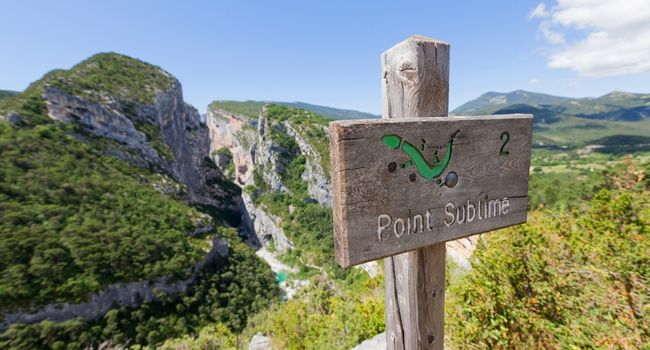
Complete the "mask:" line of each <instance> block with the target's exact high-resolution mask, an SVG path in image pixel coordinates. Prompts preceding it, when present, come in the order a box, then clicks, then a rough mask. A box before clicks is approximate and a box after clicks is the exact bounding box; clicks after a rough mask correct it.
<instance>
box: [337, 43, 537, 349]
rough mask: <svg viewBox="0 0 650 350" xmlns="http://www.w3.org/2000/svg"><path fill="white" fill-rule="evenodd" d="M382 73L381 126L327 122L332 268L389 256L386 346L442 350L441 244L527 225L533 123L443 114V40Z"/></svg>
mask: <svg viewBox="0 0 650 350" xmlns="http://www.w3.org/2000/svg"><path fill="white" fill-rule="evenodd" d="M382 70H383V72H382V78H383V79H382V83H383V84H382V92H383V118H384V119H382V120H352V121H335V122H332V123H330V140H331V144H330V152H331V167H330V168H331V178H332V191H333V203H332V209H333V212H334V244H335V251H336V259H337V262H338V263H339V264H340V265H341V266H343V267H347V266H351V265H356V264H360V263H363V262H367V261H371V260H376V259H379V258H384V257H386V259H385V261H384V269H385V279H386V281H385V282H386V283H385V285H386V298H385V299H386V342H387V346H388V349H443V345H444V289H445V284H444V283H445V243H444V242H446V241H450V240H454V239H458V238H462V237H465V236H469V235H472V234H477V233H481V232H487V231H491V230H495V229H498V228H502V227H506V226H511V225H515V224H520V223H523V222H525V221H526V209H527V204H528V170H529V167H530V149H531V135H532V116H531V115H523V114H514V115H499V116H481V117H476V116H472V117H447V108H448V95H449V94H448V91H449V45H448V44H446V43H443V42H439V41H434V40H431V39H428V38H424V37H421V36H414V37H411V38H409V39H407V40H405V41H403V42H401V43H399V44H398V45H396V46H395V47H393V48H391V49H390V50H388V51H387V52H385V53H384V54H383V55H382ZM442 117H444V118H442Z"/></svg>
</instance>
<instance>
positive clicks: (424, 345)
mask: <svg viewBox="0 0 650 350" xmlns="http://www.w3.org/2000/svg"><path fill="white" fill-rule="evenodd" d="M382 69H383V78H384V80H383V84H382V97H383V103H382V104H383V117H384V118H385V119H390V118H399V119H401V118H408V117H409V116H415V117H433V116H446V115H447V107H448V98H449V97H448V96H449V45H448V44H446V43H442V42H436V41H434V40H431V39H428V38H423V37H419V36H416V37H411V38H409V39H407V40H405V41H403V42H402V43H400V44H398V45H396V46H395V47H393V48H391V49H390V50H388V51H386V52H385V53H384V54H383V55H382ZM359 192H362V191H359ZM445 251H446V247H445V243H438V244H434V245H432V246H429V247H425V248H419V249H417V250H415V251H411V252H406V253H402V254H399V255H395V256H391V257H388V258H386V259H384V280H385V288H386V289H385V291H386V292H385V294H386V295H385V304H386V305H385V306H386V345H387V346H386V347H387V349H388V350H395V349H439V350H442V349H444V316H445V309H444V289H445V255H446V254H445ZM425 339H426V341H425Z"/></svg>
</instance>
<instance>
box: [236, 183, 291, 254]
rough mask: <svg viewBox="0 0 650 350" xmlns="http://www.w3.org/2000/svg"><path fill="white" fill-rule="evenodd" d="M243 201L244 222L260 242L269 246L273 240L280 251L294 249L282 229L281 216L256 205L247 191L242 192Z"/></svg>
mask: <svg viewBox="0 0 650 350" xmlns="http://www.w3.org/2000/svg"><path fill="white" fill-rule="evenodd" d="M242 203H243V208H242V216H243V217H242V223H243V224H244V225H246V226H247V227H248V228H249V229H250V230H251V231H252V232H253V233H254V234H255V236H256V238H257V241H258V242H259V243H260V244H262V245H264V246H268V245H269V244H270V243H271V242H273V244H274V245H275V250H276V251H277V252H278V253H283V252H286V251H287V250H290V249H293V243H292V242H291V240H289V238H287V236H286V235H285V233H284V230H283V229H282V220H281V219H280V218H278V217H276V216H275V215H273V214H271V213H267V212H266V211H265V210H264V208H260V207H258V206H256V205H255V204H254V203H253V201H252V199H251V197H250V195H248V194H246V193H244V194H242Z"/></svg>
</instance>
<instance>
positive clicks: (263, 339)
mask: <svg viewBox="0 0 650 350" xmlns="http://www.w3.org/2000/svg"><path fill="white" fill-rule="evenodd" d="M271 349H273V347H271V338H269V337H267V336H265V335H264V334H262V333H257V334H255V335H254V336H253V338H251V342H250V343H249V344H248V350H271Z"/></svg>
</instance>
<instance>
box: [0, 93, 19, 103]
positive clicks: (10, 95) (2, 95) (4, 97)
mask: <svg viewBox="0 0 650 350" xmlns="http://www.w3.org/2000/svg"><path fill="white" fill-rule="evenodd" d="M15 95H18V92H16V91H9V90H0V101H2V100H4V99H8V98H9V97H12V96H15Z"/></svg>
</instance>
